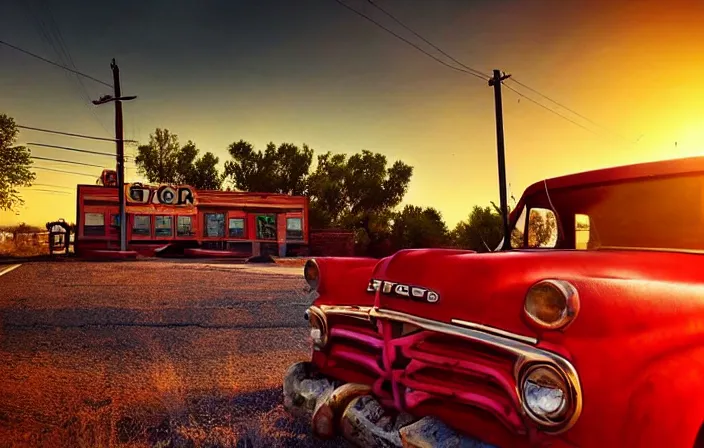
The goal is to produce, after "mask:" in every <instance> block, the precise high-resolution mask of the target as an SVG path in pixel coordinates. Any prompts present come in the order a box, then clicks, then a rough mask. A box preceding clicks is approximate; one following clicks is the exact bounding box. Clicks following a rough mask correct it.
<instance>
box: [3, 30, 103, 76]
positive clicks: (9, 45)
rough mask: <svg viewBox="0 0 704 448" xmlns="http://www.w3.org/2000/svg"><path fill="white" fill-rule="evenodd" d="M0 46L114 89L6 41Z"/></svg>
mask: <svg viewBox="0 0 704 448" xmlns="http://www.w3.org/2000/svg"><path fill="white" fill-rule="evenodd" d="M0 44H2V45H5V46H7V47H10V48H12V49H13V50H17V51H19V52H22V53H24V54H27V55H29V56H32V57H33V58H37V59H39V60H40V61H44V62H46V63H47V64H51V65H53V66H56V67H59V68H62V69H64V70H66V71H69V72H71V73H75V74H76V75H80V76H83V77H84V78H88V79H90V80H92V81H95V82H97V83H100V84H102V85H104V86H107V87H110V88H112V84H108V83H107V82H104V81H101V80H99V79H98V78H94V77H92V76H90V75H86V74H85V73H81V72H79V71H78V70H73V69H71V68H68V67H66V66H64V65H61V64H57V63H56V62H53V61H50V60H49V59H45V58H43V57H41V56H38V55H36V54H34V53H31V52H29V51H27V50H24V49H22V48H20V47H17V46H15V45H12V44H10V43H8V42H5V41H4V40H0Z"/></svg>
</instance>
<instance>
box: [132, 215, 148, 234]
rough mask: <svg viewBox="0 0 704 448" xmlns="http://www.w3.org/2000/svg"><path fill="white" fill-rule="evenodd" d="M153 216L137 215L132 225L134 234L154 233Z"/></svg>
mask: <svg viewBox="0 0 704 448" xmlns="http://www.w3.org/2000/svg"><path fill="white" fill-rule="evenodd" d="M151 218H152V217H151V216H149V215H135V216H134V223H133V225H132V235H140V236H149V235H151V233H152V219H151Z"/></svg>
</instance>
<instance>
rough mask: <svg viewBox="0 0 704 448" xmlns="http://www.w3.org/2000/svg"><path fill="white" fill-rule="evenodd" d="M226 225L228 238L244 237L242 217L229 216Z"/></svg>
mask: <svg viewBox="0 0 704 448" xmlns="http://www.w3.org/2000/svg"><path fill="white" fill-rule="evenodd" d="M227 227H228V235H229V236H230V238H244V218H230V221H229V223H228V226H227Z"/></svg>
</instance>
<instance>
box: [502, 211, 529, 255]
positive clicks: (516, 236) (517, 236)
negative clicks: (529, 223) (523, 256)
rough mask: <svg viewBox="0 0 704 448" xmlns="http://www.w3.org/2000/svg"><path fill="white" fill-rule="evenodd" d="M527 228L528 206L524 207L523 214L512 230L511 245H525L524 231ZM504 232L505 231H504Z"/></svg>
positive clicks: (515, 246) (516, 247) (518, 246)
mask: <svg viewBox="0 0 704 448" xmlns="http://www.w3.org/2000/svg"><path fill="white" fill-rule="evenodd" d="M525 229H526V207H523V210H521V214H520V215H519V216H518V220H516V226H515V227H514V228H513V230H512V231H511V247H513V248H514V249H518V248H521V247H523V236H524V235H523V232H525ZM502 233H503V231H502Z"/></svg>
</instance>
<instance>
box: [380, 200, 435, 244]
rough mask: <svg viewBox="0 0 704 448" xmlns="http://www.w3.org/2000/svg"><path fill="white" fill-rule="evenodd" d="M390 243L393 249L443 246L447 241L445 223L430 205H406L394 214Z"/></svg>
mask: <svg viewBox="0 0 704 448" xmlns="http://www.w3.org/2000/svg"><path fill="white" fill-rule="evenodd" d="M391 243H392V246H393V248H394V249H395V250H400V249H416V248H425V247H440V246H444V245H446V244H447V243H448V230H447V225H446V224H445V222H444V221H443V219H442V215H441V214H440V212H439V211H437V210H436V209H434V208H432V207H428V208H425V209H423V208H421V207H417V206H414V205H406V206H405V207H404V208H403V210H402V211H401V212H400V213H396V214H395V216H394V219H393V224H392V226H391Z"/></svg>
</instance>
